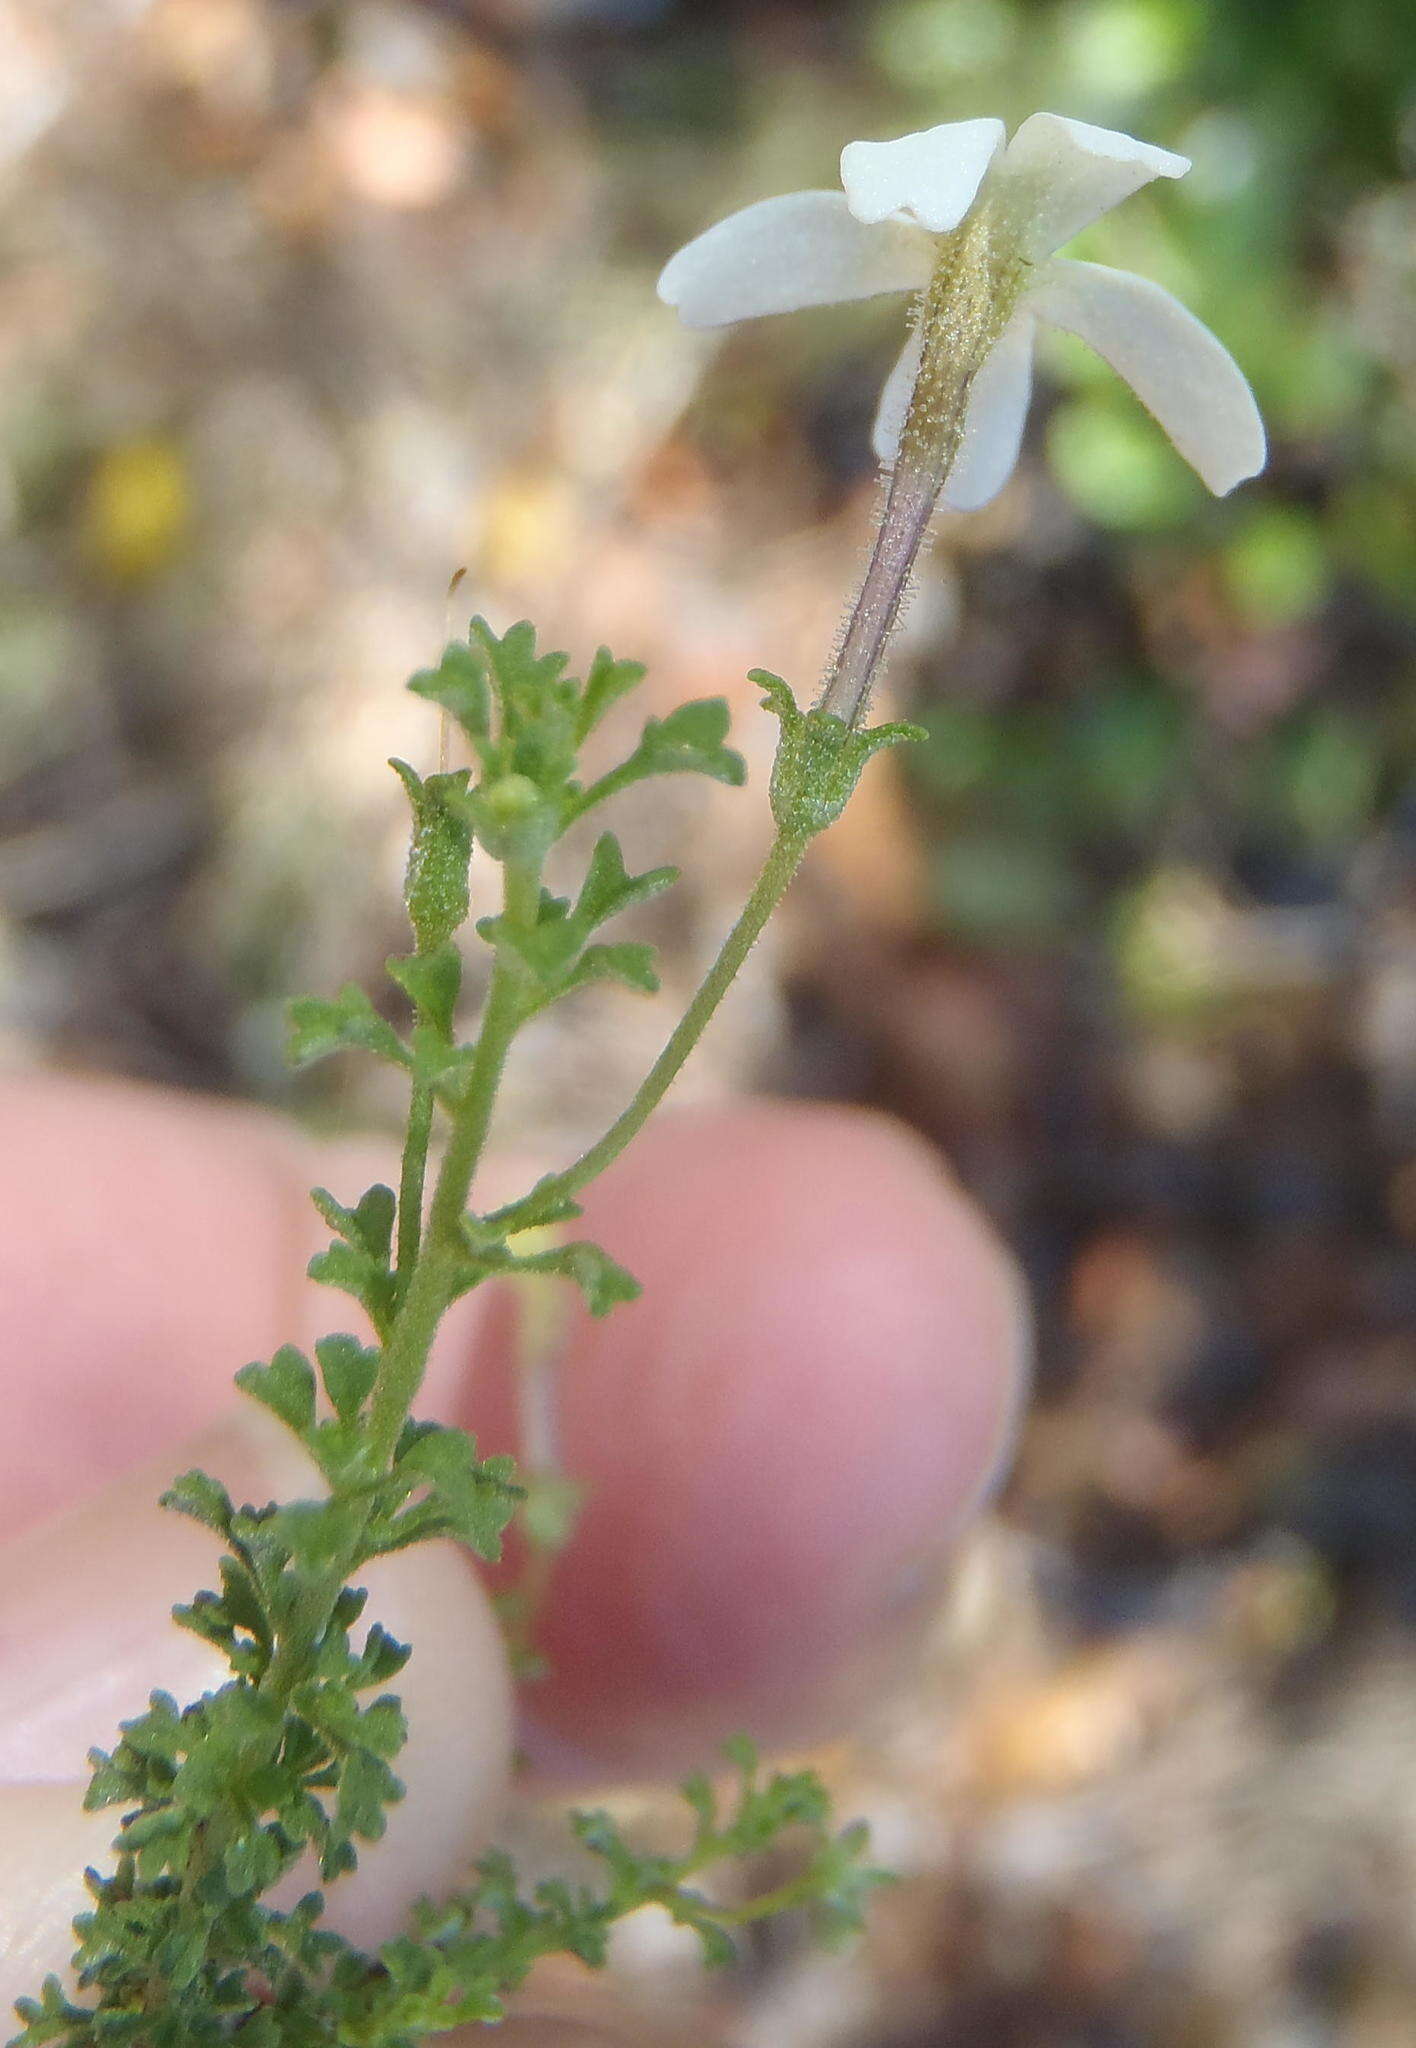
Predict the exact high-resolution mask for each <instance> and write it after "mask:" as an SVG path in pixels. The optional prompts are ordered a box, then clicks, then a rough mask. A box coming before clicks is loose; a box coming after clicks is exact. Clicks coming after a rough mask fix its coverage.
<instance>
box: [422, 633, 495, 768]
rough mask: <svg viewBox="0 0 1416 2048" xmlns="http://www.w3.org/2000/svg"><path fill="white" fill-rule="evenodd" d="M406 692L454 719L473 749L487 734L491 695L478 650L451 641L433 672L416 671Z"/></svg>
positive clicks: (485, 665)
mask: <svg viewBox="0 0 1416 2048" xmlns="http://www.w3.org/2000/svg"><path fill="white" fill-rule="evenodd" d="M408 687H409V689H410V690H411V691H412V692H413V694H414V696H415V697H426V698H427V699H428V700H429V702H430V703H433V704H438V705H440V706H441V707H442V709H443V710H444V711H446V712H447V713H448V714H449V716H450V717H452V718H455V719H456V720H457V723H458V724H459V725H460V726H461V727H462V730H463V731H464V732H465V733H466V735H467V737H468V739H470V740H471V741H472V742H473V743H474V745H475V744H476V742H477V741H479V740H485V739H486V737H487V735H488V733H489V732H490V730H491V715H492V693H491V688H490V683H489V679H488V674H487V660H486V655H485V653H484V651H483V649H482V648H480V647H474V646H471V645H469V644H468V643H467V642H465V641H462V640H451V641H449V642H448V644H447V646H446V647H445V648H444V649H443V656H442V660H441V661H440V662H439V664H438V666H437V667H436V668H433V669H427V668H425V669H420V670H419V671H418V673H417V675H415V676H414V677H412V678H411V680H410V682H409V684H408Z"/></svg>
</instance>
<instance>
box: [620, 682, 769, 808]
mask: <svg viewBox="0 0 1416 2048" xmlns="http://www.w3.org/2000/svg"><path fill="white" fill-rule="evenodd" d="M730 723H731V717H730V714H729V711H728V706H727V700H726V699H725V698H723V697H702V698H699V699H698V700H697V701H696V702H694V703H692V704H680V705H679V707H678V709H677V710H676V711H671V712H670V713H669V715H668V717H667V718H663V719H659V718H651V719H650V720H649V722H648V724H647V725H646V726H645V728H644V733H643V737H642V738H641V740H640V742H639V745H638V747H637V748H636V749H635V751H634V753H633V754H632V755H631V756H630V763H629V764H626V765H631V764H633V765H634V766H635V767H636V768H637V775H636V779H638V777H639V776H644V775H708V776H711V777H712V779H713V780H714V781H715V782H727V783H730V784H732V786H733V787H734V788H737V787H738V786H740V785H741V784H742V783H744V782H745V781H746V780H747V763H746V762H745V761H744V760H743V758H742V755H741V754H738V753H735V752H734V751H733V749H732V748H731V747H726V746H724V744H723V742H724V740H725V739H726V738H727V736H728V727H729V724H730Z"/></svg>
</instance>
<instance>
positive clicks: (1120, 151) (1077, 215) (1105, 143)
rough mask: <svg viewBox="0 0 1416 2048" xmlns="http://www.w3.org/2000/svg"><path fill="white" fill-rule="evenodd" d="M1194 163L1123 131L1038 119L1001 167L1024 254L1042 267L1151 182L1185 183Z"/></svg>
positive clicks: (1022, 131)
mask: <svg viewBox="0 0 1416 2048" xmlns="http://www.w3.org/2000/svg"><path fill="white" fill-rule="evenodd" d="M1189 168H1190V159H1189V158H1188V157H1184V156H1178V155H1177V154H1176V153H1175V151H1174V150H1171V149H1161V148H1160V147H1159V146H1158V145H1157V144H1156V143H1153V142H1140V141H1138V140H1137V138H1136V137H1135V136H1134V135H1126V134H1123V133H1122V131H1121V130H1120V129H1119V128H1095V127H1093V126H1092V124H1091V123H1090V122H1089V121H1073V120H1072V119H1070V117H1069V116H1068V115H1066V114H1031V115H1029V117H1028V119H1027V120H1026V121H1024V123H1023V125H1022V126H1021V128H1019V129H1018V131H1017V133H1016V135H1014V137H1013V139H1012V141H1011V142H1010V143H1009V144H1008V147H1007V149H1006V151H1005V152H1004V154H1003V157H1002V159H1001V161H1000V163H999V165H998V170H997V172H996V174H995V177H996V183H997V188H998V189H999V191H1000V193H1002V194H1005V195H1006V198H1007V203H1008V205H1009V206H1010V208H1011V210H1012V212H1013V213H1014V215H1015V217H1016V223H1017V232H1018V235H1019V239H1020V244H1021V247H1022V250H1023V253H1024V254H1025V255H1026V256H1027V257H1029V259H1030V260H1031V261H1033V262H1041V261H1042V260H1043V259H1044V258H1045V257H1048V256H1050V255H1052V253H1053V252H1054V250H1057V249H1060V248H1061V247H1062V244H1063V243H1064V242H1070V241H1071V239H1072V237H1073V235H1077V234H1080V233H1081V231H1082V229H1083V228H1084V227H1089V226H1090V224H1091V223H1092V222H1093V221H1094V220H1098V219H1100V217H1101V215H1102V214H1104V213H1109V212H1110V211H1111V209H1112V207H1113V206H1119V205H1120V203H1121V201H1122V200H1123V199H1129V198H1130V196H1131V194H1132V193H1133V192H1138V191H1139V190H1140V188H1141V186H1142V185H1148V184H1149V183H1150V181H1151V180H1152V178H1183V177H1184V175H1185V173H1186V171H1188V170H1189Z"/></svg>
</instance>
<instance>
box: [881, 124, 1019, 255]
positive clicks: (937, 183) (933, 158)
mask: <svg viewBox="0 0 1416 2048" xmlns="http://www.w3.org/2000/svg"><path fill="white" fill-rule="evenodd" d="M1003 132H1004V131H1003V123H1002V122H1001V121H989V120H984V121H946V122H945V123H944V124H943V126H942V127H939V128H924V129H921V130H920V131H919V132H918V133H917V134H915V135H901V136H899V137H898V138H897V139H896V140H895V141H894V142H848V143H847V144H846V147H845V148H844V149H843V150H842V151H841V183H842V185H843V186H844V187H845V191H846V198H847V200H848V202H849V204H850V209H851V212H852V213H853V214H854V215H855V217H856V219H857V220H860V221H866V222H869V223H872V224H873V223H874V222H875V221H882V220H912V221H917V222H918V223H919V225H920V226H921V227H922V228H928V229H929V231H930V233H931V234H936V235H942V234H947V233H948V231H949V229H950V228H956V227H957V226H958V225H959V222H960V221H961V220H962V219H963V217H964V215H965V214H966V213H967V212H968V210H969V208H970V207H971V206H972V205H973V203H974V199H975V197H976V195H977V193H978V188H979V186H980V185H981V184H982V183H983V174H984V172H985V171H986V170H987V169H988V166H989V165H990V164H991V163H992V161H993V159H994V157H995V156H996V154H997V152H998V150H999V149H1000V148H1001V146H1002V142H1003Z"/></svg>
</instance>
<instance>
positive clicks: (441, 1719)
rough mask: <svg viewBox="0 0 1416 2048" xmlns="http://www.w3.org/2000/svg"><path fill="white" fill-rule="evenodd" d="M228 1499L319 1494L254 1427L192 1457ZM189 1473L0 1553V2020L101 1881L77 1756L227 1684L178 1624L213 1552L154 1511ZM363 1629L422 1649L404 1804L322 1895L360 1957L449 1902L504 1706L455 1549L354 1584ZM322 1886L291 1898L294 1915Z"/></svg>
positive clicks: (306, 1472) (107, 1825) (494, 1804)
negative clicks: (424, 1901)
mask: <svg viewBox="0 0 1416 2048" xmlns="http://www.w3.org/2000/svg"><path fill="white" fill-rule="evenodd" d="M185 1462H186V1464H187V1465H192V1464H200V1465H202V1466H203V1467H204V1468H205V1469H207V1470H209V1471H211V1472H213V1473H215V1475H216V1476H217V1477H218V1478H220V1479H221V1480H223V1481H224V1482H225V1484H226V1485H227V1487H228V1489H229V1490H230V1491H231V1492H232V1493H233V1494H234V1495H235V1496H236V1498H237V1499H243V1500H255V1501H265V1500H269V1499H271V1498H290V1497H291V1496H292V1495H294V1494H298V1493H309V1492H310V1491H311V1490H312V1472H311V1468H310V1467H309V1466H308V1465H307V1464H306V1463H305V1461H304V1459H303V1457H302V1455H301V1454H300V1452H299V1451H298V1450H297V1448H296V1447H295V1446H294V1445H293V1444H292V1443H290V1442H289V1440H288V1439H287V1438H286V1437H285V1435H284V1433H283V1432H282V1431H280V1430H279V1429H278V1428H276V1427H275V1426H274V1425H272V1424H271V1423H270V1422H269V1420H268V1419H267V1418H266V1417H265V1416H264V1415H262V1414H261V1413H260V1412H259V1411H257V1410H254V1409H253V1410H251V1412H250V1413H249V1414H244V1413H243V1414H239V1415H236V1416H233V1417H232V1418H231V1420H230V1421H228V1422H226V1423H223V1424H220V1425H218V1426H217V1427H216V1428H214V1429H213V1430H211V1431H209V1432H207V1433H206V1434H205V1435H204V1436H203V1437H202V1438H200V1439H199V1440H197V1441H196V1442H195V1443H191V1444H189V1445H188V1446H187V1450H186V1458H185ZM179 1469H181V1463H180V1462H179V1463H174V1462H173V1458H172V1456H171V1454H168V1455H165V1456H164V1457H163V1459H162V1460H161V1463H160V1465H159V1466H154V1467H151V1468H149V1469H147V1470H145V1471H142V1472H138V1473H134V1474H132V1475H130V1476H129V1477H127V1478H125V1479H123V1480H121V1481H119V1482H118V1483H117V1484H116V1485H114V1486H111V1487H109V1488H108V1489H107V1490H106V1491H105V1492H104V1493H102V1494H100V1495H99V1496H97V1497H96V1498H95V1499H93V1500H92V1501H89V1502H88V1503H86V1504H85V1505H84V1506H82V1507H80V1508H78V1509H76V1510H74V1511H72V1512H70V1513H69V1514H67V1515H65V1516H64V1517H62V1518H61V1519H60V1520H58V1521H55V1522H51V1523H49V1524H47V1525H43V1526H41V1527H39V1528H37V1529H34V1530H31V1531H29V1532H28V1533H27V1534H26V1535H24V1536H22V1537H20V1538H19V1539H17V1540H16V1541H14V1542H12V1543H10V1544H7V1545H5V1546H4V1547H3V1549H0V1648H3V1654H0V1845H3V1848H0V2013H3V2012H4V2011H6V2010H7V2008H8V2007H9V2005H10V2004H11V2003H12V2002H13V2001H14V2000H15V1999H16V1998H18V1997H22V1996H27V1995H32V1994H33V1993H35V1992H37V1991H38V1989H39V1985H40V1982H41V1980H42V1979H43V1977H44V1976H45V1974H46V1973H47V1972H49V1971H51V1970H52V1971H56V1972H58V1973H60V1974H62V1973H63V1972H64V1971H65V1969H66V1967H67V1965H68V1961H69V1957H70V1955H71V1953H72V1950H73V1939H72V1935H71V1932H70V1926H69V1923H70V1922H71V1920H72V1919H73V1917H74V1915H75V1914H76V1913H79V1912H82V1911H84V1910H85V1908H86V1907H87V1905H88V1903H89V1901H88V1897H87V1894H86V1892H85V1890H84V1886H83V1880H82V1873H83V1869H84V1867H85V1865H86V1864H95V1865H97V1866H98V1867H99V1868H100V1869H102V1868H105V1867H109V1865H110V1863H111V1859H110V1857H109V1854H108V1846H109V1844H110V1843H111V1841H112V1839H113V1837H114V1835H115V1834H116V1833H117V1821H118V1812H117V1809H116V1808H110V1809H108V1810H106V1811H104V1812H100V1813H85V1812H84V1811H83V1791H84V1785H85V1782H86V1777H87V1773H86V1769H85V1757H86V1754H87V1751H88V1748H89V1746H90V1745H91V1744H92V1743H93V1742H94V1741H98V1742H100V1743H102V1744H104V1745H107V1744H108V1743H110V1742H111V1740H112V1737H113V1734H114V1732H115V1729H116V1726H117V1723H118V1722H119V1721H120V1720H124V1719H129V1718H131V1717H132V1716H134V1715H136V1714H139V1713H141V1712H142V1711H143V1709H144V1707H145V1706H146V1704H147V1695H148V1692H149V1691H150V1690H151V1689H153V1688H154V1687H156V1688H160V1689H162V1690H165V1691H169V1692H172V1693H174V1694H175V1695H176V1696H177V1697H178V1698H179V1699H182V1700H188V1699H193V1698H196V1697H197V1696H198V1695H199V1694H200V1693H202V1692H205V1691H210V1690H211V1689H212V1687H213V1686H215V1685H217V1684H220V1683H221V1682H222V1681H223V1679H224V1678H225V1676H226V1675H227V1669H226V1665H225V1663H224V1661H223V1660H222V1659H221V1658H220V1656H219V1655H218V1653H217V1652H216V1651H215V1650H213V1649H211V1648H210V1647H209V1646H208V1645H206V1644H204V1643H202V1642H201V1641H199V1640H198V1638H197V1637H195V1636H193V1635H190V1634H189V1633H188V1632H187V1631H185V1630H182V1629H178V1628H176V1627H174V1626H173V1624H172V1621H171V1618H170V1610H171V1608H172V1606H173V1604H174V1603H175V1602H176V1601H179V1600H189V1599H190V1598H191V1596H192V1594H193V1593H194V1592H195V1591H196V1590H197V1589H198V1588H199V1587H200V1586H203V1585H208V1584H210V1583H211V1581H212V1578H213V1575H214V1569H215V1559H216V1554H217V1553H216V1542H215V1539H214V1538H213V1537H212V1536H210V1535H209V1533H208V1532H207V1531H205V1530H203V1529H201V1528H199V1527H198V1526H197V1525H196V1524H195V1523H192V1522H188V1521H186V1520H184V1519H182V1518H181V1517H179V1516H176V1515H171V1514H166V1513H164V1512H162V1511H161V1510H160V1509H159V1508H158V1507H157V1506H156V1502H157V1498H158V1495H159V1494H160V1492H161V1491H162V1489H163V1487H164V1486H165V1485H166V1484H167V1483H168V1482H169V1481H170V1478H171V1475H172V1473H173V1472H174V1471H176V1470H179ZM360 1577H361V1580H362V1582H363V1584H365V1585H366V1586H367V1588H368V1590H369V1609H368V1613H369V1617H370V1619H373V1618H377V1619H379V1620H380V1621H382V1622H383V1623H384V1625H385V1627H387V1628H388V1629H390V1630H391V1631H392V1633H393V1634H394V1635H395V1636H398V1637H400V1638H402V1639H404V1640H407V1641H411V1642H412V1643H413V1644H414V1645H415V1649H414V1654H413V1656H412V1657H411V1658H410V1660H409V1663H408V1666H407V1669H406V1671H405V1672H404V1673H403V1674H402V1675H401V1677H400V1681H399V1692H400V1695H401V1697H402V1700H403V1704H404V1709H405V1712H406V1714H407V1716H408V1724H409V1740H408V1745H407V1747H406V1748H405V1750H404V1751H403V1752H402V1754H401V1756H400V1758H399V1759H398V1763H397V1769H398V1773H399V1776H400V1777H401V1778H402V1780H403V1782H404V1785H405V1786H406V1788H407V1789H406V1796H405V1797H404V1799H403V1800H402V1801H401V1802H400V1803H399V1805H397V1806H395V1807H394V1808H393V1809H392V1811H391V1813H390V1815H389V1825H388V1832H387V1834H386V1836H385V1837H384V1839H383V1841H382V1842H380V1843H379V1845H378V1846H377V1848H376V1849H371V1850H370V1851H369V1854H368V1857H367V1860H366V1861H365V1862H364V1863H363V1864H361V1867H360V1869H359V1870H358V1871H357V1872H355V1873H354V1875H353V1876H352V1877H350V1878H348V1879H346V1880H344V1881H342V1882H341V1883H340V1885H339V1886H338V1887H337V1889H336V1890H335V1891H334V1892H333V1893H332V1895H331V1903H330V1914H329V1918H330V1923H331V1925H332V1926H335V1927H337V1928H339V1929H340V1931H341V1932H343V1933H345V1934H346V1935H348V1936H349V1937H350V1939H351V1940H354V1941H357V1942H359V1943H360V1944H362V1945H364V1946H371V1945H374V1944H376V1943H377V1942H379V1941H381V1940H383V1939H385V1938H386V1937H387V1936H389V1935H391V1934H393V1933H395V1932H397V1930H398V1929H399V1928H400V1927H401V1926H402V1924H403V1921H404V1918H405V1916H406V1912H407V1909H408V1907H409V1905H410V1904H411V1903H412V1902H413V1900H415V1899H416V1898H418V1897H420V1896H421V1895H422V1894H423V1893H424V1892H428V1891H431V1892H434V1893H437V1892H440V1891H441V1892H445V1891H448V1890H451V1889H452V1888H453V1887H454V1886H455V1885H456V1884H457V1883H458V1881H459V1880H460V1879H461V1878H462V1877H463V1876H464V1874H465V1872H466V1869H467V1866H468V1862H469V1859H470V1857H471V1856H472V1855H473V1854H474V1853H475V1852H476V1849H477V1847H478V1845H479V1843H480V1842H482V1841H484V1840H485V1839H486V1837H487V1834H488V1832H489V1831H490V1829H491V1828H492V1827H493V1826H494V1825H495V1823H496V1819H497V1816H498V1813H499V1810H500V1807H501V1804H502V1800H503V1797H504V1795H505V1790H506V1784H507V1779H508V1775H509V1771H510V1759H511V1739H512V1738H511V1728H512V1715H511V1692H510V1681H509V1677H508V1673H507V1669H506V1661H505V1656H504V1653H503V1649H502V1643H501V1636H500V1633H499V1631H498V1629H497V1626H496V1623H495V1621H494V1620H493V1617H492V1614H491V1610H490V1607H489V1604H488V1601H487V1598H486V1595H485V1593H484V1591H483V1589H482V1587H481V1585H480V1583H479V1581H478V1579H477V1577H476V1575H475V1573H474V1571H473V1569H472V1567H471V1564H470V1562H469V1561H468V1560H466V1559H465V1558H464V1557H463V1555H462V1554H461V1553H460V1552H459V1551H458V1550H456V1549H455V1548H454V1547H453V1546H452V1545H451V1544H441V1543H439V1544H428V1545H425V1546H423V1547H422V1548H420V1549H417V1550H410V1551H405V1552H401V1553H399V1554H398V1555H396V1556H393V1557H388V1558H380V1559H378V1560H376V1561H375V1562H374V1563H372V1564H370V1565H369V1566H368V1567H367V1568H366V1569H365V1570H364V1571H363V1572H362V1573H361V1574H360ZM315 1883H317V1879H316V1878H315V1876H314V1873H313V1871H296V1872H295V1873H293V1874H292V1877H291V1879H289V1880H287V1884H288V1886H289V1891H290V1898H291V1900H292V1901H293V1900H294V1899H295V1898H297V1897H298V1896H299V1895H300V1894H301V1893H302V1892H304V1891H308V1890H310V1889H311V1888H312V1885H313V1884H315Z"/></svg>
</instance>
